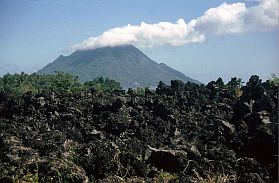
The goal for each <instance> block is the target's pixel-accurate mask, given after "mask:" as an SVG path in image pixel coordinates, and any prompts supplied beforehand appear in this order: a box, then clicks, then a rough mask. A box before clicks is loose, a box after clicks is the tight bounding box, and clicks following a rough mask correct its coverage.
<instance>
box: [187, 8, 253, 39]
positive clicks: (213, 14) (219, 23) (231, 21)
mask: <svg viewBox="0 0 279 183" xmlns="http://www.w3.org/2000/svg"><path fill="white" fill-rule="evenodd" d="M246 11H247V8H246V7H245V4H244V3H234V4H227V3H223V4H221V5H220V6H218V7H216V8H211V9H208V10H207V11H206V12H205V13H204V15H203V16H201V17H199V18H197V19H194V20H192V21H191V23H192V24H194V25H195V28H196V29H197V30H199V31H201V32H203V33H214V34H233V33H240V32H243V23H244V21H243V19H242V16H243V14H244V12H246Z"/></svg>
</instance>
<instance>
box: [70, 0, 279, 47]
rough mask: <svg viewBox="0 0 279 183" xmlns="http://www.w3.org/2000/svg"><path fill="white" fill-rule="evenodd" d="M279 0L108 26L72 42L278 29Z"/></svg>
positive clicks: (162, 40) (136, 41)
mask: <svg viewBox="0 0 279 183" xmlns="http://www.w3.org/2000/svg"><path fill="white" fill-rule="evenodd" d="M278 18H279V16H278V0H261V1H259V3H258V4H257V5H256V6H253V7H249V8H247V7H246V6H245V4H244V3H241V2H239V3H233V4H227V3H223V4H221V5H220V6H218V7H214V8H210V9H208V10H207V11H206V12H205V13H204V14H203V15H202V16H200V17H198V18H196V19H193V20H191V21H190V22H188V23H187V22H185V20H184V19H179V20H178V21H177V22H176V23H171V22H159V23H157V24H148V23H145V22H141V23H140V24H139V25H130V24H128V25H126V26H124V27H116V28H113V29H110V30H108V31H106V32H104V33H103V34H101V35H99V36H96V37H89V38H88V39H86V40H85V41H83V42H81V43H79V44H76V45H74V46H73V47H72V48H73V49H74V50H83V49H94V48H100V47H106V46H117V45H124V44H133V45H135V46H137V47H141V48H146V47H155V46H162V45H170V46H182V45H185V44H189V43H201V42H203V41H205V38H206V35H207V34H215V35H220V34H239V33H244V32H249V31H270V30H278V26H279V25H278V24H279V23H278Z"/></svg>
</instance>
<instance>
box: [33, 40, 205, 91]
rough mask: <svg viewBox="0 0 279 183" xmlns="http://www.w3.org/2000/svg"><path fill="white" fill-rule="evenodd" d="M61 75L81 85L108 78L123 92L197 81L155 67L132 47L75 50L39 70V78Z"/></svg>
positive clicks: (164, 66)
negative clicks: (76, 80)
mask: <svg viewBox="0 0 279 183" xmlns="http://www.w3.org/2000/svg"><path fill="white" fill-rule="evenodd" d="M54 71H64V72H68V73H70V74H73V75H77V76H78V77H79V79H80V80H81V81H89V80H93V79H94V78H96V77H100V76H103V77H108V78H111V79H114V80H116V81H119V82H120V83H121V85H122V87H124V88H128V87H132V88H134V87H138V86H149V87H155V86H157V84H158V82H159V81H163V82H165V83H170V81H171V80H181V81H184V82H187V81H190V82H193V83H198V84H200V83H199V82H198V81H196V80H194V79H192V78H189V77H187V76H185V75H184V74H182V73H181V72H179V71H177V70H174V69H172V68H170V67H169V66H167V65H166V64H163V63H161V64H158V63H156V62H154V61H153V60H151V59H150V58H148V57H147V56H146V55H144V54H143V53H142V52H141V51H140V50H139V49H137V48H135V47H134V46H132V45H123V46H116V47H104V48H98V49H94V50H78V51H75V52H74V53H72V54H71V55H69V56H62V55H61V56H59V57H58V58H57V59H56V60H55V61H54V62H52V63H50V64H48V65H46V66H45V67H44V68H43V69H41V70H39V71H38V73H39V74H52V73H54Z"/></svg>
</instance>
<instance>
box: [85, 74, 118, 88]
mask: <svg viewBox="0 0 279 183" xmlns="http://www.w3.org/2000/svg"><path fill="white" fill-rule="evenodd" d="M84 87H85V88H94V89H95V90H96V91H97V92H101V91H104V92H112V91H115V90H119V89H121V87H120V83H119V82H116V81H114V80H112V79H109V78H105V79H104V78H103V77H102V76H101V77H98V78H96V79H94V80H93V81H87V82H85V83H84Z"/></svg>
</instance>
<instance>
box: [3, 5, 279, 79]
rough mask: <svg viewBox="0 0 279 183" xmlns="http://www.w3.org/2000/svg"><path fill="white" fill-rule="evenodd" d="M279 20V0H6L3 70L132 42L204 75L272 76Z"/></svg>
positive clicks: (278, 56)
mask: <svg viewBox="0 0 279 183" xmlns="http://www.w3.org/2000/svg"><path fill="white" fill-rule="evenodd" d="M278 21H279V18H278V0H227V1H222V0H207V1H205V0H187V1H186V0H152V1H150V0H133V1H131V0H117V1H116V0H0V75H3V74H5V73H7V72H10V73H14V72H21V71H24V72H27V73H32V72H36V71H37V70H39V69H40V68H42V67H43V66H45V65H46V64H48V63H50V62H52V61H54V60H55V59H56V58H57V57H58V56H59V55H61V54H62V55H69V54H70V53H71V52H73V51H75V50H79V49H81V50H82V49H95V48H99V47H104V46H116V45H121V44H133V45H135V46H136V47H138V48H139V49H140V50H142V51H143V52H144V53H145V54H146V55H147V56H149V57H150V58H151V59H153V60H154V61H156V62H158V63H165V64H167V65H169V66H170V67H172V68H174V69H177V70H179V71H181V72H182V73H184V74H185V75H187V76H189V77H192V78H194V79H197V80H199V81H201V82H204V83H207V82H209V81H211V80H216V79H217V78H218V77H222V78H223V79H224V81H228V80H230V78H231V77H240V78H243V80H244V81H247V80H248V79H249V77H250V76H251V75H254V74H257V75H259V76H260V77H261V78H262V79H263V80H265V79H268V78H269V77H270V75H271V74H272V73H276V74H278V73H279V52H278V50H279V23H278ZM112 79H113V78H112Z"/></svg>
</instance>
